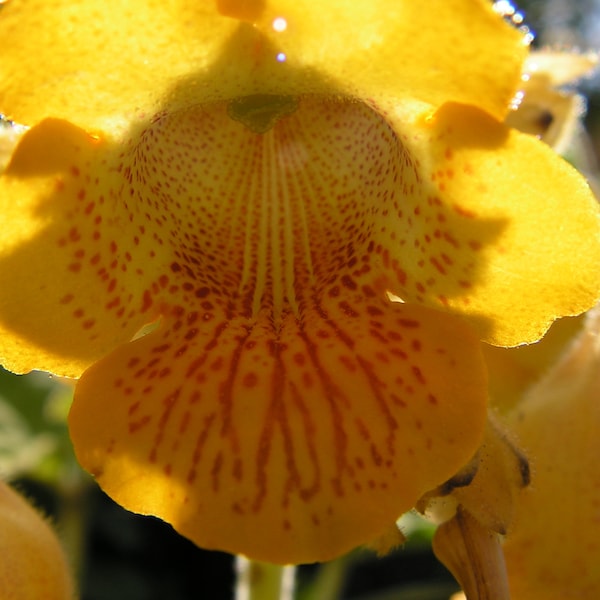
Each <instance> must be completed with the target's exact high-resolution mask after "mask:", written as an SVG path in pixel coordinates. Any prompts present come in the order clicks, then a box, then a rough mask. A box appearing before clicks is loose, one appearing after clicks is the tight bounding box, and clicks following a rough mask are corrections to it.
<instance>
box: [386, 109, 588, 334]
mask: <svg viewBox="0 0 600 600" xmlns="http://www.w3.org/2000/svg"><path fill="white" fill-rule="evenodd" d="M386 117H387V119H388V120H389V122H390V123H391V125H392V127H393V128H394V130H395V131H396V132H397V134H398V136H399V139H400V141H401V142H402V144H403V146H404V148H405V152H406V155H407V157H408V158H407V161H408V164H409V168H407V169H405V171H406V175H405V177H404V186H405V188H406V184H407V182H408V183H409V184H412V185H411V186H409V187H408V190H407V191H408V193H405V194H404V197H403V198H402V203H401V204H400V203H398V205H399V206H398V208H396V209H395V210H394V213H395V214H392V217H397V225H396V227H394V226H390V225H389V217H387V219H388V220H387V222H385V223H384V222H382V226H381V228H379V229H378V230H377V231H379V232H380V233H379V236H378V237H377V239H378V241H379V243H380V245H381V247H383V248H385V249H386V252H387V254H388V256H389V260H390V261H394V262H395V264H396V279H397V281H396V283H395V285H394V287H393V288H392V289H391V291H392V292H393V293H394V294H396V295H398V296H400V297H401V298H402V299H403V300H405V301H406V302H419V303H425V304H428V305H430V306H437V307H446V308H447V309H448V310H451V311H452V312H454V313H458V314H461V313H462V314H463V315H464V316H465V317H466V318H468V319H469V320H470V322H471V324H472V325H474V326H475V327H476V328H477V329H478V331H479V333H480V335H481V338H482V339H483V340H484V341H486V342H489V343H491V344H495V345H500V346H515V345H518V344H524V343H530V342H534V341H536V340H538V339H539V338H540V337H542V335H543V334H544V333H545V331H546V330H547V329H548V327H549V326H550V324H551V323H552V321H554V320H555V319H556V318H558V317H562V316H570V315H577V314H580V313H582V312H584V311H585V310H587V309H589V308H590V307H591V306H593V305H594V304H595V302H596V301H597V299H598V294H599V290H600V269H598V265H599V264H600V233H599V232H600V210H599V207H598V202H597V200H596V199H595V197H594V196H593V194H592V192H591V190H590V188H589V186H588V184H587V182H586V181H585V179H584V178H583V177H582V176H581V175H580V174H579V173H578V172H577V171H576V170H575V169H573V168H572V167H571V166H570V165H569V164H567V163H566V162H565V161H564V160H563V159H562V158H560V157H559V156H557V155H556V154H555V153H554V152H553V151H552V150H551V149H550V148H548V147H547V146H546V145H545V144H543V143H541V142H539V141H538V140H537V139H535V138H533V137H531V136H528V135H526V134H522V133H519V132H517V131H515V130H511V129H509V128H507V127H505V126H504V125H502V124H501V123H498V122H497V121H495V120H494V119H492V118H490V117H489V116H487V115H486V114H485V113H483V112H481V111H480V110H478V109H476V108H473V107H468V106H463V105H459V104H452V103H449V104H446V105H444V106H443V107H442V108H440V109H439V110H437V111H433V110H432V109H431V108H430V109H429V110H428V109H427V107H426V106H419V104H418V103H408V102H407V103H403V104H401V105H398V106H396V107H394V109H391V110H390V112H389V113H388V114H387V115H386ZM411 171H412V174H411Z"/></svg>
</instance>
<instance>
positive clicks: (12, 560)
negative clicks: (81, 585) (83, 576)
mask: <svg viewBox="0 0 600 600" xmlns="http://www.w3.org/2000/svg"><path fill="white" fill-rule="evenodd" d="M0 552H1V553H2V560H1V561H0V590H1V592H0V593H1V595H2V598H3V600H39V599H40V598H44V600H72V599H73V598H75V591H74V589H73V582H72V579H71V574H70V571H69V566H68V564H67V561H66V559H65V556H64V554H63V550H62V548H61V546H60V543H59V541H58V539H57V537H56V535H55V533H54V531H53V530H52V528H51V527H50V525H49V524H48V523H47V522H46V521H44V519H43V518H42V517H41V516H40V515H39V514H38V513H37V512H36V511H35V510H34V509H33V508H32V507H31V506H29V504H27V502H26V501H25V500H24V499H23V498H22V497H21V496H20V495H19V494H17V493H16V492H15V491H14V490H13V489H12V488H10V487H9V486H8V485H6V483H4V482H3V481H0Z"/></svg>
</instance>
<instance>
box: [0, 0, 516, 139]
mask: <svg viewBox="0 0 600 600" xmlns="http://www.w3.org/2000/svg"><path fill="white" fill-rule="evenodd" d="M431 14H435V18H434V19H432V18H431ZM278 17H279V18H283V19H284V22H285V23H286V27H285V29H284V30H283V31H282V30H281V28H280V27H279V26H277V27H273V22H274V19H276V18H278ZM280 23H281V21H280ZM0 37H1V38H2V40H3V58H2V63H1V65H0V73H1V78H2V81H3V86H2V89H1V90H0V109H1V110H2V111H3V112H5V113H9V114H10V115H11V116H12V117H13V118H15V119H16V120H18V121H20V122H22V123H25V124H28V125H31V124H34V123H36V122H38V121H40V120H41V119H43V118H44V117H46V116H52V117H59V118H67V119H69V120H71V121H72V122H75V123H77V124H78V125H79V126H81V127H84V128H86V129H88V130H94V129H105V130H108V129H110V130H115V129H117V130H118V129H120V128H121V127H122V126H123V124H124V123H126V122H128V121H129V120H130V119H131V118H132V116H133V115H135V114H139V113H148V112H151V113H152V112H156V111H157V109H158V105H159V103H160V102H161V101H162V100H164V99H165V98H166V97H167V95H168V93H169V90H170V89H171V88H173V87H174V86H175V87H176V86H178V85H179V84H181V83H182V82H183V81H184V80H185V81H186V82H187V83H186V85H187V86H188V88H189V82H190V79H191V80H192V81H193V82H195V83H196V84H197V85H194V86H192V87H193V94H192V93H190V94H189V96H188V97H187V101H188V102H189V101H190V100H192V101H193V102H202V101H206V100H209V99H219V98H227V97H231V96H235V95H244V94H249V93H252V92H254V91H256V89H255V88H259V91H263V92H273V93H323V92H325V91H327V90H326V88H327V87H329V88H331V87H336V88H338V91H339V92H340V93H344V94H347V95H353V96H359V97H362V98H370V97H381V96H384V97H393V98H401V97H403V96H404V95H406V93H407V91H409V92H410V94H411V96H413V97H416V98H419V99H421V100H425V101H428V102H431V103H432V104H434V105H439V104H441V103H442V102H443V101H446V100H452V101H458V102H465V103H472V104H475V105H477V106H480V107H481V108H483V109H484V110H486V111H489V112H490V113H492V114H494V115H496V116H497V117H502V116H503V115H504V114H505V112H506V110H507V107H508V103H509V100H510V98H511V97H512V95H513V94H514V92H515V89H516V86H517V85H518V81H519V75H520V70H521V64H522V61H523V59H524V56H525V52H526V48H525V45H524V44H523V40H522V37H523V36H522V34H521V33H520V32H518V31H517V30H516V29H514V28H511V27H510V26H509V25H507V24H506V23H504V22H503V21H502V19H501V18H500V17H499V16H498V15H497V14H495V13H494V12H493V10H492V8H491V4H490V3H488V2H487V1H486V0H432V1H431V2H429V3H428V9H427V11H424V10H422V8H421V7H420V6H419V5H418V3H415V2H412V1H403V2H399V1H398V0H386V1H384V0H379V1H377V2H374V1H372V0H357V1H356V2H353V3H351V4H348V3H347V2H343V1H342V0H330V1H328V2H321V3H319V4H318V5H317V4H314V3H312V2H307V1H303V2H291V1H289V2H288V1H282V2H269V3H266V4H265V6H264V9H263V10H262V14H261V16H260V17H259V18H258V19H257V21H256V22H255V23H254V25H250V24H247V23H240V22H238V21H237V20H235V19H231V18H228V17H224V16H222V15H220V14H218V12H217V11H216V8H215V6H214V5H213V3H212V2H210V3H209V2H183V1H182V0H176V1H172V2H161V1H158V0H145V1H140V0H128V1H127V2H122V3H120V4H119V9H118V15H116V14H115V12H114V9H113V8H111V7H110V6H109V5H107V4H106V3H105V2H102V1H101V0H86V1H85V2H78V3H76V4H74V3H72V2H68V1H66V0H62V1H58V2H54V3H52V4H51V5H49V4H48V3H46V2H43V1H41V0H29V1H27V2H25V1H23V0H11V2H10V3H8V4H7V6H6V7H5V8H4V9H3V11H2V15H1V18H0ZM210 69H212V70H213V73H215V74H216V75H212V76H211V75H210V73H209V70H210ZM315 73H317V74H319V77H317V78H315V77H314V74H315ZM188 91H189V90H188Z"/></svg>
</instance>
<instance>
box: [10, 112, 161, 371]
mask: <svg viewBox="0 0 600 600" xmlns="http://www.w3.org/2000/svg"><path fill="white" fill-rule="evenodd" d="M119 153H120V150H119V149H118V148H115V146H114V145H113V144H111V143H110V142H108V141H106V140H102V139H98V138H95V137H92V136H90V135H88V134H87V133H86V132H85V131H83V130H81V129H79V128H77V127H75V126H73V125H71V124H70V123H68V122H66V121H62V120H59V119H47V120H45V121H43V122H41V123H40V124H39V125H37V126H36V127H34V128H32V129H31V130H29V131H28V132H27V133H26V134H25V135H24V136H23V138H22V140H21V142H20V144H19V146H18V147H17V149H16V150H15V152H14V154H13V157H12V160H11V162H10V163H9V165H8V167H7V169H6V172H5V173H4V175H3V177H2V179H1V180H0V194H1V197H2V214H1V215H0V227H1V229H2V236H1V238H0V287H1V289H2V290H3V292H2V294H1V295H0V314H1V320H0V339H1V340H2V344H1V348H0V362H1V363H2V364H4V366H5V367H6V368H9V369H11V370H13V371H14V372H27V371H30V370H32V369H45V370H48V371H51V372H54V373H57V374H60V375H68V376H78V375H80V374H81V372H82V371H83V369H84V368H85V367H87V366H88V365H89V364H90V363H91V362H93V361H94V360H97V359H98V358H100V357H101V356H103V355H105V354H106V353H107V352H109V351H110V350H111V349H112V348H114V347H115V346H116V345H118V344H120V343H123V342H126V341H128V340H130V339H131V338H132V336H133V335H134V334H135V333H136V332H137V331H138V330H139V329H140V328H141V327H142V326H143V325H144V324H146V323H148V322H149V321H152V319H153V318H154V317H153V316H152V315H151V314H149V312H148V310H147V309H149V305H148V293H149V292H148V291H147V290H148V286H149V285H150V284H149V281H148V278H147V276H146V275H145V264H144V262H145V260H147V258H146V257H148V258H149V257H151V256H155V255H156V254H157V253H159V252H160V250H159V249H158V248H157V247H149V246H150V245H149V243H148V242H147V241H146V243H143V242H140V238H141V237H143V236H142V232H141V231H140V229H139V228H135V227H134V228H130V229H128V227H130V224H131V220H130V209H128V206H127V202H126V201H125V200H124V199H123V198H118V197H117V196H116V194H118V193H119V191H122V190H123V189H124V188H125V185H126V183H127V179H126V176H123V174H122V173H120V172H119V164H120V163H119ZM125 232H127V234H126V235H124V233H125ZM151 277H152V278H154V274H151ZM155 285H156V284H155ZM144 294H145V296H144Z"/></svg>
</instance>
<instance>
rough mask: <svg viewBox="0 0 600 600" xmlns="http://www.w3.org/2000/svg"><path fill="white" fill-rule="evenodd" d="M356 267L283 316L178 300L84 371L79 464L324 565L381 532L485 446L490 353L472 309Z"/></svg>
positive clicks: (113, 482) (207, 522)
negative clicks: (467, 313) (439, 304)
mask: <svg viewBox="0 0 600 600" xmlns="http://www.w3.org/2000/svg"><path fill="white" fill-rule="evenodd" d="M344 281H345V277H344V276H343V275H340V277H339V278H335V277H333V278H332V282H331V287H330V288H329V289H328V292H327V293H326V294H324V295H323V296H322V297H317V296H314V297H312V298H311V299H307V301H306V305H305V306H304V307H303V308H302V309H301V312H300V314H299V315H297V316H294V315H293V314H291V313H285V314H283V315H282V316H281V317H280V318H276V319H274V320H273V318H272V317H269V315H268V314H265V313H263V314H261V316H260V318H257V319H248V318H246V319H245V318H241V317H235V316H232V315H229V314H227V313H226V312H223V311H221V310H219V309H218V308H217V307H218V304H219V301H220V300H221V298H219V297H218V296H216V295H215V294H213V293H209V294H207V295H206V296H205V297H204V299H203V301H202V304H201V305H202V306H203V307H204V308H201V307H199V306H189V307H188V306H186V307H183V306H181V307H174V308H173V309H172V310H171V312H170V313H169V314H166V315H165V316H164V319H163V322H162V324H161V326H160V327H159V328H158V329H156V330H155V331H153V332H152V333H150V334H148V335H147V336H145V337H142V338H141V339H138V340H137V341H135V342H132V343H129V344H126V345H124V346H121V347H119V348H118V349H116V350H115V351H114V352H113V353H111V354H110V355H109V356H108V357H106V358H105V359H103V360H101V361H99V362H98V363H96V364H94V365H93V366H92V367H90V369H89V370H88V371H86V372H85V373H84V375H83V376H82V378H81V380H80V382H79V384H78V386H77V389H76V393H75V401H74V404H73V407H72V411H71V414H70V427H71V434H72V438H73V442H74V445H75V449H76V453H77V456H78V459H79V461H80V462H81V464H82V465H83V466H84V467H85V468H86V469H88V470H90V471H91V472H92V473H93V474H95V476H96V478H97V480H98V482H99V483H100V485H101V486H102V487H103V488H104V490H105V491H106V492H107V493H108V494H109V495H111V496H112V497H113V498H114V499H115V500H116V501H117V502H119V503H120V504H122V505H123V506H125V507H126V508H128V509H130V510H133V511H136V512H141V513H149V514H154V515H158V516H160V517H161V518H163V519H165V520H167V521H168V522H170V523H172V524H173V526H174V527H175V528H176V529H177V530H178V531H179V532H180V533H182V534H184V535H186V536H187V537H189V538H191V539H192V540H193V541H194V542H195V543H197V544H198V545H200V546H202V547H205V548H213V549H220V550H226V551H229V552H234V553H242V554H246V555H248V556H250V557H252V558H255V559H258V560H266V561H270V562H276V563H299V562H313V561H318V560H327V559H330V558H332V557H334V556H337V555H339V554H341V553H343V552H345V551H347V550H349V549H351V548H353V547H355V546H357V545H359V544H362V543H365V542H369V541H371V540H372V539H374V538H375V537H376V536H378V535H381V534H383V533H384V532H385V531H386V530H387V529H388V528H389V525H390V523H391V522H393V521H394V520H395V519H396V518H397V517H398V516H399V515H400V514H401V513H402V512H404V511H406V510H408V509H409V508H410V507H412V506H413V504H414V502H415V501H416V500H417V498H418V497H419V496H420V495H421V494H422V493H423V492H424V491H425V490H427V489H430V488H431V487H433V486H434V485H435V484H437V483H440V482H441V481H443V480H445V479H446V478H448V477H449V476H450V475H452V474H453V473H454V472H455V471H456V470H457V469H458V468H459V467H460V466H461V465H462V464H463V463H465V462H466V461H467V460H468V459H469V458H470V457H471V456H472V454H473V453H474V451H475V450H476V448H477V446H478V445H479V443H480V441H481V437H482V432H483V428H484V424H485V415H486V401H485V398H486V390H485V377H484V368H483V363H482V360H481V356H480V352H479V345H478V343H477V340H476V339H475V338H474V337H473V336H472V335H471V334H470V332H469V330H468V329H467V328H465V327H464V325H462V324H461V323H460V321H458V320H456V319H454V318H453V317H450V316H448V315H445V314H444V313H439V312H436V311H432V310H430V309H425V308H421V307H416V306H407V305H401V304H397V303H390V302H387V301H385V300H383V299H381V297H378V296H376V295H374V294H373V292H372V290H370V289H369V288H368V286H364V287H363V288H362V289H360V288H359V289H357V290H351V291H350V290H347V289H345V288H344V285H343V282H344Z"/></svg>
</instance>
